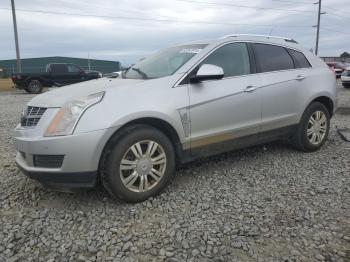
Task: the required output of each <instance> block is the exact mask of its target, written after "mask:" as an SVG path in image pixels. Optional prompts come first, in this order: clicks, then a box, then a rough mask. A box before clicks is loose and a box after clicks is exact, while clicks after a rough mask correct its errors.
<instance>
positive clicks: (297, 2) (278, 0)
mask: <svg viewBox="0 0 350 262" xmlns="http://www.w3.org/2000/svg"><path fill="white" fill-rule="evenodd" d="M272 1H274V2H282V3H293V4H312V3H311V2H301V1H289V0H272Z"/></svg>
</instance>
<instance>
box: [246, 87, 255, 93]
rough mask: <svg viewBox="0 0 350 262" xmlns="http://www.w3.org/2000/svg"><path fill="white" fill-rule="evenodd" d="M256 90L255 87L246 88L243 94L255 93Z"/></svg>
mask: <svg viewBox="0 0 350 262" xmlns="http://www.w3.org/2000/svg"><path fill="white" fill-rule="evenodd" d="M256 89H257V87H256V86H247V87H246V88H245V90H244V92H248V93H250V92H253V91H255V90H256Z"/></svg>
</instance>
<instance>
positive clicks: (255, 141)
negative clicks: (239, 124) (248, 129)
mask: <svg viewBox="0 0 350 262" xmlns="http://www.w3.org/2000/svg"><path fill="white" fill-rule="evenodd" d="M297 128H298V125H292V126H287V127H283V128H278V129H274V130H269V131H265V132H262V133H258V134H254V135H249V136H244V137H239V138H235V139H230V140H225V141H222V142H218V143H212V144H209V145H205V146H201V147H197V148H193V149H188V150H184V151H182V153H181V157H180V159H179V160H180V164H184V163H188V162H191V161H194V160H196V159H199V158H204V157H208V156H213V155H217V154H221V153H224V152H229V151H233V150H238V149H242V148H245V147H250V146H255V145H260V144H265V143H268V142H272V141H276V140H281V139H288V138H290V136H291V135H293V134H294V133H295V131H296V130H297Z"/></svg>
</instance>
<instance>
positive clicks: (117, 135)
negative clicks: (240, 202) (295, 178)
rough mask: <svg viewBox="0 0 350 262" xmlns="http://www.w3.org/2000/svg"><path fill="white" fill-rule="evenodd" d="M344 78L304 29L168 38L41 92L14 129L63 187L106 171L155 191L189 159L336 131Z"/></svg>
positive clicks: (320, 139)
mask: <svg viewBox="0 0 350 262" xmlns="http://www.w3.org/2000/svg"><path fill="white" fill-rule="evenodd" d="M336 90H337V89H336V79H335V77H334V74H333V72H332V71H331V70H330V69H329V68H328V67H327V65H326V64H325V63H324V62H323V61H322V60H320V59H319V58H318V57H316V56H315V55H313V54H312V53H310V52H309V51H308V50H306V49H304V48H303V47H301V46H300V45H299V44H298V43H297V42H296V41H294V40H292V39H287V38H277V37H271V36H254V35H253V36H245V35H232V36H227V37H223V38H220V39H214V40H211V41H198V42H192V43H187V44H183V45H177V46H174V47H170V48H167V49H165V50H163V51H160V52H158V53H156V54H155V55H153V56H150V57H148V58H146V59H145V60H143V61H140V62H138V63H136V64H135V65H134V66H132V67H131V68H129V69H128V70H127V71H126V72H124V73H123V74H122V77H118V78H114V79H109V78H102V79H99V80H97V81H90V82H84V83H79V84H75V85H70V86H67V87H63V88H60V89H56V90H53V91H50V92H46V93H44V94H41V95H39V96H36V97H34V98H33V99H32V100H31V101H30V102H29V104H28V106H27V107H26V108H25V110H24V111H23V114H22V119H21V123H20V124H19V125H18V126H17V127H16V129H15V131H14V141H15V146H16V148H17V150H18V154H17V156H16V163H17V165H18V167H19V168H20V169H21V170H22V171H23V173H24V174H26V175H27V176H29V177H30V178H33V179H36V180H38V181H40V182H41V183H43V184H44V185H47V186H51V187H53V188H56V189H58V190H61V189H67V188H69V189H72V188H91V187H94V186H95V184H96V181H98V180H101V181H102V184H103V185H104V187H105V188H106V189H107V190H108V192H109V193H110V194H111V195H112V196H115V197H118V198H120V199H123V200H125V201H128V202H139V201H143V200H145V199H147V198H148V197H150V196H154V195H156V194H157V193H158V192H160V190H162V189H163V188H164V187H165V186H166V185H167V184H168V182H169V181H170V179H171V177H172V176H173V174H174V172H175V167H176V166H178V165H179V164H182V163H185V162H188V161H192V160H194V159H197V158H200V157H205V156H209V155H213V154H218V153H221V152H225V151H230V150H234V149H238V148H242V147H247V146H252V145H257V144H261V143H266V142H270V141H274V140H278V139H289V140H290V141H291V143H292V144H293V145H294V146H295V147H296V148H297V149H299V150H301V151H305V152H313V151H315V150H318V149H319V148H320V147H321V146H322V145H323V144H324V143H325V141H326V139H327V136H328V132H329V126H330V118H331V117H332V115H333V113H334V111H335V110H336V106H337V93H336V92H337V91H336Z"/></svg>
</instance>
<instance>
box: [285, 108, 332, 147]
mask: <svg viewBox="0 0 350 262" xmlns="http://www.w3.org/2000/svg"><path fill="white" fill-rule="evenodd" d="M329 126H330V115H329V112H328V110H327V108H326V107H325V106H324V105H323V104H321V103H319V102H313V103H312V104H310V105H309V107H308V108H307V109H306V110H305V112H304V114H303V116H302V118H301V121H300V123H299V126H298V129H297V131H296V133H295V135H294V137H293V139H292V142H293V144H294V146H295V147H296V148H298V149H299V150H302V151H305V152H313V151H316V150H318V149H319V148H320V147H321V146H322V145H323V144H324V143H325V142H326V140H327V137H328V133H329Z"/></svg>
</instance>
